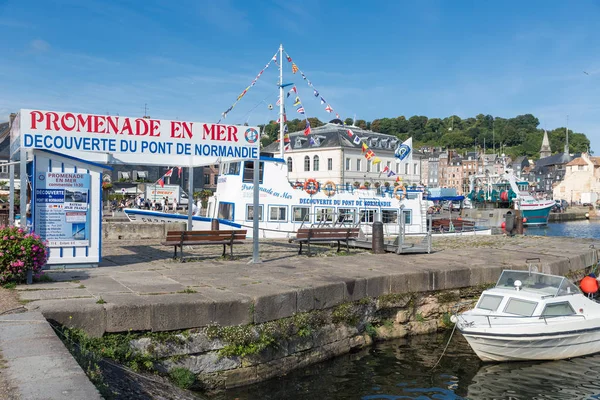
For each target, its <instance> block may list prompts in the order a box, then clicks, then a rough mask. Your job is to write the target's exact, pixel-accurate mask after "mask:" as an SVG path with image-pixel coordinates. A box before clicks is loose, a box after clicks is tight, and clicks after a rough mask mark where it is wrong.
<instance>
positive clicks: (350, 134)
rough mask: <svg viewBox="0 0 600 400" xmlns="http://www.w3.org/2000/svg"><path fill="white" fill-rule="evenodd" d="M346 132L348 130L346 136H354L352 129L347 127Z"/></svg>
mask: <svg viewBox="0 0 600 400" xmlns="http://www.w3.org/2000/svg"><path fill="white" fill-rule="evenodd" d="M347 132H348V136H350V137H352V136H354V132H352V129H348V130H347Z"/></svg>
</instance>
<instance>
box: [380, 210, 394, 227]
mask: <svg viewBox="0 0 600 400" xmlns="http://www.w3.org/2000/svg"><path fill="white" fill-rule="evenodd" d="M381 222H383V223H384V224H394V223H396V222H398V211H397V210H381Z"/></svg>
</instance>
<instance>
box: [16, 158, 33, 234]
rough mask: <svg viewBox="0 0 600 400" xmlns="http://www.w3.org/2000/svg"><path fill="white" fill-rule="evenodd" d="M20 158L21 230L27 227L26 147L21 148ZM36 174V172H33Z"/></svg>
mask: <svg viewBox="0 0 600 400" xmlns="http://www.w3.org/2000/svg"><path fill="white" fill-rule="evenodd" d="M19 151H20V153H21V154H20V156H21V159H20V160H19V161H20V166H19V168H20V169H21V171H19V172H20V175H21V193H20V205H19V213H20V216H21V228H23V229H25V227H27V212H26V210H27V188H28V186H27V151H26V150H25V148H24V147H21V149H20V150H19ZM33 173H35V171H34V172H33Z"/></svg>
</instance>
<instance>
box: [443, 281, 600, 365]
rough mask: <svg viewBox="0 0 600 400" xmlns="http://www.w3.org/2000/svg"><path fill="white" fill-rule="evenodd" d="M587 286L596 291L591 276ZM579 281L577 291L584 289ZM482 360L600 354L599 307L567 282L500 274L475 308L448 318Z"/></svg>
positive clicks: (557, 358)
mask: <svg viewBox="0 0 600 400" xmlns="http://www.w3.org/2000/svg"><path fill="white" fill-rule="evenodd" d="M584 280H586V284H587V285H589V286H591V287H593V289H588V290H586V293H593V292H596V291H597V290H598V283H597V281H596V279H595V278H593V277H586V278H584ZM583 282H584V281H583V280H582V285H581V286H582V288H584V284H583ZM452 320H453V321H455V323H456V327H457V328H458V329H459V330H460V332H461V333H462V334H463V336H464V337H465V338H466V340H467V342H468V343H469V345H470V346H471V347H472V348H473V350H474V351H475V353H476V354H477V356H478V357H479V358H480V359H481V360H483V361H520V360H560V359H565V358H572V357H579V356H584V355H588V354H593V353H598V352H600V303H598V302H596V301H595V300H594V299H592V298H591V297H589V296H587V295H585V294H583V293H582V291H581V290H580V289H579V287H577V286H576V285H575V284H573V283H572V282H571V281H569V279H567V278H565V277H562V276H556V275H550V274H544V273H539V272H532V270H531V269H530V270H529V271H512V270H505V271H503V272H502V274H501V275H500V278H499V279H498V282H497V283H496V286H494V287H493V288H491V289H488V290H485V291H484V292H483V293H482V294H481V297H480V298H479V300H478V301H477V304H476V306H475V308H473V309H471V310H469V311H465V312H463V313H460V314H458V315H455V316H453V317H452Z"/></svg>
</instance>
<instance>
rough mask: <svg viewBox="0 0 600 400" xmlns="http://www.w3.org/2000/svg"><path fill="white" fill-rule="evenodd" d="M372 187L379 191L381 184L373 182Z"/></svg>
mask: <svg viewBox="0 0 600 400" xmlns="http://www.w3.org/2000/svg"><path fill="white" fill-rule="evenodd" d="M373 186H375V188H376V189H379V187H380V186H381V182H375V183H374V184H373Z"/></svg>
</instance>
